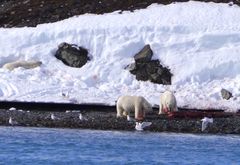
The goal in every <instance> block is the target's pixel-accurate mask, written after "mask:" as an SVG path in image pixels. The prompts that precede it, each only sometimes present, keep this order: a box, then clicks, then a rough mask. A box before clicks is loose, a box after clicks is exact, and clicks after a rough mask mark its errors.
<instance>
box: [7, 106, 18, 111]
mask: <svg viewBox="0 0 240 165" xmlns="http://www.w3.org/2000/svg"><path fill="white" fill-rule="evenodd" d="M8 110H9V111H16V110H17V109H16V108H15V107H11V108H9V109H8Z"/></svg>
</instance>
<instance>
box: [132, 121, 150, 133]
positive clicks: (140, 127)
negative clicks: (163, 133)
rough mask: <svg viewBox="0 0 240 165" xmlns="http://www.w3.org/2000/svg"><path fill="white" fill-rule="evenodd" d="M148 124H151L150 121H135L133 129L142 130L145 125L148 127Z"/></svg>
mask: <svg viewBox="0 0 240 165" xmlns="http://www.w3.org/2000/svg"><path fill="white" fill-rule="evenodd" d="M150 125H152V122H136V126H135V129H136V130H137V131H143V129H144V128H145V127H149V126H150Z"/></svg>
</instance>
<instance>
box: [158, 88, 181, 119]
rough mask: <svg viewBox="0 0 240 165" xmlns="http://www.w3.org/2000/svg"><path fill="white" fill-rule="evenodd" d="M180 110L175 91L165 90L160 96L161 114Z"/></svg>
mask: <svg viewBox="0 0 240 165" xmlns="http://www.w3.org/2000/svg"><path fill="white" fill-rule="evenodd" d="M173 111H178V109H177V100H176V97H175V96H174V94H173V92H170V91H165V92H164V93H162V94H161V96H160V105H159V114H166V113H168V112H173Z"/></svg>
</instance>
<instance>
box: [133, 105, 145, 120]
mask: <svg viewBox="0 0 240 165" xmlns="http://www.w3.org/2000/svg"><path fill="white" fill-rule="evenodd" d="M143 111H144V109H143V106H142V104H141V103H140V104H138V105H136V107H135V119H137V120H143V119H144V112H143Z"/></svg>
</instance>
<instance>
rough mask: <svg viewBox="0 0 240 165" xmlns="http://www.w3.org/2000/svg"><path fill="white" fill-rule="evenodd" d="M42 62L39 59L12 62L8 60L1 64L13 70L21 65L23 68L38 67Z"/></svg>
mask: <svg viewBox="0 0 240 165" xmlns="http://www.w3.org/2000/svg"><path fill="white" fill-rule="evenodd" d="M41 64H42V62H41V61H14V62H9V63H6V64H4V65H3V68H4V69H8V70H10V71H11V70H13V69H15V68H18V67H23V68H25V69H31V68H35V67H38V66H40V65H41Z"/></svg>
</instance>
